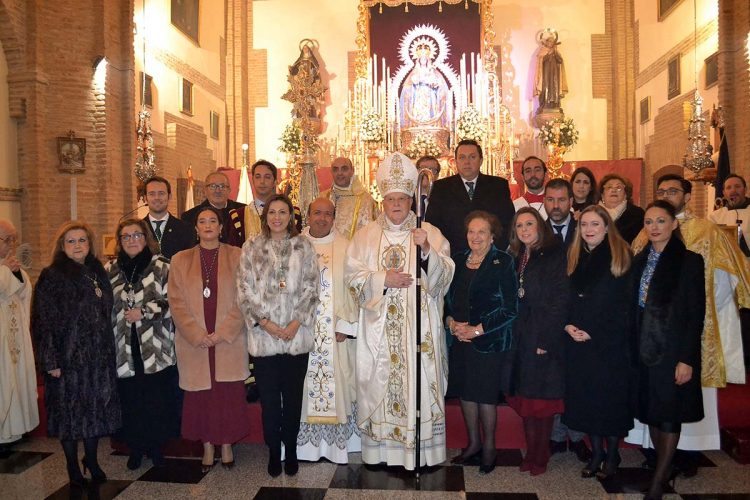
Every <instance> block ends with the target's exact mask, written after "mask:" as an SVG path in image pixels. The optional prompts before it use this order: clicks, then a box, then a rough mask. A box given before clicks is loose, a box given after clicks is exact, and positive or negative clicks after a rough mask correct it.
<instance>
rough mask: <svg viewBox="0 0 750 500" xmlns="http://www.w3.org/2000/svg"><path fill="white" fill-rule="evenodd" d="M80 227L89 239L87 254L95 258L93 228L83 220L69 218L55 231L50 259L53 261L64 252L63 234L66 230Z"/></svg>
mask: <svg viewBox="0 0 750 500" xmlns="http://www.w3.org/2000/svg"><path fill="white" fill-rule="evenodd" d="M76 229H80V230H82V231H84V232H85V233H86V238H87V239H88V240H89V255H91V256H92V257H94V258H96V250H95V249H94V244H95V241H94V230H93V229H91V226H89V225H88V224H86V223H85V222H83V221H79V220H71V221H68V222H66V223H65V224H63V225H62V226H60V229H58V230H57V233H55V243H54V245H53V247H52V256H51V257H52V261H54V260H55V259H56V258H57V257H58V256H59V255H60V254H64V253H65V234H66V233H67V232H68V231H74V230H76Z"/></svg>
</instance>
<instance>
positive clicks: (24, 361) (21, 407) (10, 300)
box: [0, 266, 39, 443]
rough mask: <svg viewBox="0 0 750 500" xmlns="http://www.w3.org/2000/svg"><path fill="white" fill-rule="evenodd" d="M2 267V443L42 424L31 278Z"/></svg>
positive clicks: (0, 353)
mask: <svg viewBox="0 0 750 500" xmlns="http://www.w3.org/2000/svg"><path fill="white" fill-rule="evenodd" d="M20 272H21V275H22V276H23V282H21V281H20V280H19V279H18V278H16V277H15V276H14V275H13V273H12V272H11V270H10V269H9V268H8V267H7V266H0V443H9V442H13V441H17V440H19V439H21V437H22V436H23V434H25V433H26V432H29V431H31V430H32V429H34V428H35V427H36V426H37V425H39V411H38V409H37V392H36V390H37V387H36V370H35V367H34V352H33V350H32V346H31V334H30V332H29V309H30V307H31V280H30V279H29V275H28V274H26V271H23V270H22V271H20Z"/></svg>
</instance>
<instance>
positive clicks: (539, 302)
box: [511, 240, 570, 399]
mask: <svg viewBox="0 0 750 500" xmlns="http://www.w3.org/2000/svg"><path fill="white" fill-rule="evenodd" d="M565 266H566V256H565V248H564V247H563V245H562V244H561V243H559V242H557V240H555V244H554V245H552V246H550V247H547V248H543V249H541V250H538V251H535V252H532V254H531V258H530V259H529V262H528V264H527V265H526V271H525V273H524V282H523V288H524V296H523V298H521V299H519V300H518V317H517V318H516V321H515V322H514V323H513V336H514V339H517V341H516V342H517V343H516V345H517V346H518V348H517V350H516V354H515V360H514V368H513V372H514V373H513V386H512V388H511V394H512V395H516V396H521V397H524V398H529V399H561V398H562V397H563V394H564V388H565V383H564V380H563V379H564V373H563V361H564V357H565V356H564V346H565V335H566V333H565V330H564V328H565V324H566V320H567V319H568V300H569V294H570V292H569V290H570V283H569V280H568V276H567V274H566V272H565ZM537 348H540V349H543V350H545V351H547V353H546V354H537V353H536V350H537Z"/></svg>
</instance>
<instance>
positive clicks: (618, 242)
mask: <svg viewBox="0 0 750 500" xmlns="http://www.w3.org/2000/svg"><path fill="white" fill-rule="evenodd" d="M590 212H594V213H596V215H598V216H599V218H600V219H602V221H604V226H605V227H606V228H607V233H606V236H605V238H606V240H607V244H608V245H609V250H610V252H611V253H612V262H611V263H610V266H609V270H610V272H611V273H612V276H614V277H616V278H619V277H620V276H622V275H624V274H625V273H626V272H628V269H630V263H631V262H632V260H633V253H632V252H631V251H630V246H629V245H628V244H627V242H626V241H625V240H624V239H622V236H620V231H618V230H617V226H616V225H615V224H614V222H612V218H611V217H610V216H609V213H608V212H607V210H606V209H605V208H604V207H602V206H601V205H589V206H588V207H586V208H584V209H583V211H581V216H580V217H578V224H576V233H575V239H574V240H573V243H572V244H571V245H570V248H569V249H568V276H570V275H572V274H573V272H574V271H575V270H576V267H578V261H579V260H580V258H581V252H582V251H583V245H585V242H584V241H583V236H582V235H581V220H582V219H583V216H584V215H586V214H587V213H590ZM602 243H603V242H602ZM600 245H601V243H600Z"/></svg>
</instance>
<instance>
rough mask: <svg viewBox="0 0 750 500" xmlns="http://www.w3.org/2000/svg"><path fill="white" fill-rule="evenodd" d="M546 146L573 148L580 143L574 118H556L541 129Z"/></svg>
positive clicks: (540, 134)
mask: <svg viewBox="0 0 750 500" xmlns="http://www.w3.org/2000/svg"><path fill="white" fill-rule="evenodd" d="M539 137H540V138H541V139H542V143H543V144H544V145H545V146H554V147H564V148H567V149H570V148H572V147H573V146H575V145H576V143H578V129H576V124H575V122H574V121H573V119H572V118H555V119H554V120H550V121H548V122H547V123H545V124H544V125H542V128H540V129H539Z"/></svg>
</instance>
